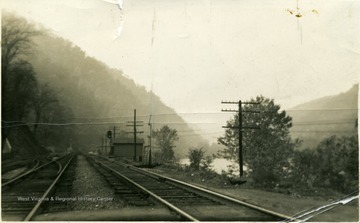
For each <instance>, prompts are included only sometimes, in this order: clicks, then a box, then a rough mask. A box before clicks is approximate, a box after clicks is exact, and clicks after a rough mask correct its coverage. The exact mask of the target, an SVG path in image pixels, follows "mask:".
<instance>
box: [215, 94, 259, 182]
mask: <svg viewBox="0 0 360 223" xmlns="http://www.w3.org/2000/svg"><path fill="white" fill-rule="evenodd" d="M221 104H238V106H239V108H238V110H234V109H221V111H223V112H238V115H239V125H238V126H223V128H231V129H238V131H239V151H238V152H239V167H240V177H242V176H243V175H244V169H243V165H244V158H243V146H242V144H243V143H242V141H243V130H244V129H260V127H257V126H243V118H242V114H243V113H245V112H249V113H260V111H249V110H246V111H243V110H242V105H244V104H246V105H249V104H252V105H258V104H260V103H258V102H242V101H241V100H239V101H238V102H233V101H222V102H221Z"/></svg>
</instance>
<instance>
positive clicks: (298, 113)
mask: <svg viewBox="0 0 360 223" xmlns="http://www.w3.org/2000/svg"><path fill="white" fill-rule="evenodd" d="M358 92H359V84H355V85H354V86H353V87H352V88H351V89H350V90H348V91H346V92H344V93H340V94H338V95H333V96H327V97H323V98H319V99H315V100H312V101H310V102H307V103H304V104H301V105H298V106H296V107H294V108H292V109H289V110H288V111H287V112H288V114H289V115H290V116H291V117H292V118H293V127H292V128H291V130H290V132H291V136H292V137H293V138H299V139H301V140H303V145H302V146H301V149H304V148H315V147H316V146H317V145H318V143H319V142H321V141H322V140H323V139H325V138H327V137H330V136H332V135H337V136H352V135H356V134H357V133H358V132H357V131H358V130H357V125H356V123H357V118H358Z"/></svg>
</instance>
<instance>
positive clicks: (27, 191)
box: [1, 154, 75, 221]
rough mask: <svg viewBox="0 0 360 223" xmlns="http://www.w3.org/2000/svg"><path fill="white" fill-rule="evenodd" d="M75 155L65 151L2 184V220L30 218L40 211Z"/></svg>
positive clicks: (26, 219)
mask: <svg viewBox="0 0 360 223" xmlns="http://www.w3.org/2000/svg"><path fill="white" fill-rule="evenodd" d="M74 157H75V154H66V155H64V156H62V157H59V158H58V159H56V160H52V161H50V162H47V163H45V164H43V165H41V166H39V167H37V168H34V169H32V170H31V171H29V172H26V173H24V174H22V175H20V176H18V177H16V178H14V179H12V180H9V181H7V182H5V183H3V184H2V185H1V189H2V192H1V195H2V197H1V206H2V219H3V220H16V221H22V220H24V221H29V220H31V219H32V218H33V217H34V216H35V215H37V214H38V213H40V212H41V209H42V205H43V204H44V202H46V201H48V200H49V198H50V196H52V193H53V192H54V191H55V189H56V185H57V183H58V182H59V181H60V179H61V177H62V176H63V174H64V173H65V171H66V170H67V168H68V167H69V165H70V163H71V162H72V160H73V159H74Z"/></svg>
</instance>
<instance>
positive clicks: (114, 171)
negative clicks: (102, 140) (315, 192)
mask: <svg viewBox="0 0 360 223" xmlns="http://www.w3.org/2000/svg"><path fill="white" fill-rule="evenodd" d="M87 158H88V160H89V161H90V162H92V163H93V164H94V165H97V166H98V167H101V168H97V169H98V170H99V172H101V173H102V174H103V175H104V176H105V177H106V179H107V180H108V181H109V183H110V184H111V185H112V186H113V188H114V189H115V193H117V194H119V195H120V196H124V198H125V199H126V197H127V196H128V197H131V199H132V201H133V203H132V205H137V204H142V205H146V203H148V204H150V205H154V204H155V205H156V204H157V205H162V206H165V207H167V208H168V209H170V210H171V212H172V213H174V214H175V216H176V217H177V219H175V220H187V221H288V220H290V219H292V218H291V217H290V216H286V215H283V214H280V213H276V212H273V211H270V210H267V209H265V208H262V207H259V206H256V205H253V204H249V203H247V202H244V201H240V200H237V199H235V198H232V197H229V196H226V195H223V194H220V193H217V192H214V191H211V190H208V189H205V188H202V187H199V186H194V185H192V184H189V183H185V182H182V181H179V180H175V179H172V178H169V177H166V176H162V175H159V174H156V173H152V172H149V171H146V170H144V169H140V168H137V167H134V166H131V165H128V164H124V163H120V162H118V161H116V162H115V161H113V160H110V159H107V158H104V157H98V156H87ZM129 200H130V199H129ZM130 201H131V200H130ZM134 201H137V202H134ZM143 220H146V219H143ZM292 220H293V219H292Z"/></svg>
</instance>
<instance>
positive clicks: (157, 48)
mask: <svg viewBox="0 0 360 223" xmlns="http://www.w3.org/2000/svg"><path fill="white" fill-rule="evenodd" d="M0 4H1V5H2V8H5V9H7V10H8V11H15V12H17V13H18V14H20V15H22V16H24V17H26V18H30V19H31V20H33V21H35V22H39V23H42V24H43V25H45V26H46V27H47V28H50V29H51V30H52V31H53V32H54V33H55V34H56V35H59V36H61V37H63V38H66V39H69V40H70V41H72V42H74V43H75V44H76V45H78V46H80V47H81V48H82V49H83V50H85V51H86V52H87V54H88V55H90V56H93V57H96V58H97V59H99V60H101V61H103V62H105V63H106V64H108V65H109V66H110V67H114V68H119V69H121V70H123V72H124V73H125V74H126V75H127V76H128V77H129V78H132V79H134V80H135V82H137V83H138V84H140V85H144V86H145V87H146V88H147V89H148V90H150V89H152V90H153V91H154V92H155V93H156V94H157V95H159V96H160V98H161V99H162V100H163V101H164V102H165V103H166V104H167V105H169V106H171V107H173V108H174V109H175V110H176V111H177V112H179V113H183V114H184V115H183V117H184V118H185V119H187V120H190V121H191V119H194V117H192V118H191V117H189V116H186V114H188V113H193V112H195V113H197V112H200V113H208V112H209V113H211V112H219V111H220V110H221V108H223V107H224V106H223V105H221V103H220V102H221V101H222V100H239V99H242V100H247V99H250V98H251V97H255V96H257V95H260V94H262V95H264V96H267V97H271V98H275V101H276V102H277V103H279V104H281V105H282V106H283V108H291V107H292V106H295V105H297V104H300V103H303V102H306V101H308V100H311V99H315V98H318V97H322V96H327V95H333V94H338V93H340V92H344V91H346V90H348V89H349V88H350V87H351V86H352V85H353V84H355V83H358V81H359V72H360V1H352V0H349V1H347V0H298V1H296V0H193V1H192V0H124V4H123V11H122V12H120V10H119V8H118V7H117V5H114V4H111V3H108V2H106V1H103V0H61V1H59V0H1V2H0ZM297 5H298V7H299V8H298V9H297ZM291 13H293V14H291ZM297 13H300V14H301V17H296V16H295V15H296V14H297ZM121 21H123V27H122V32H121V34H120V37H119V38H116V34H117V29H118V27H119V26H120V23H121ZM195 119H196V118H195Z"/></svg>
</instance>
